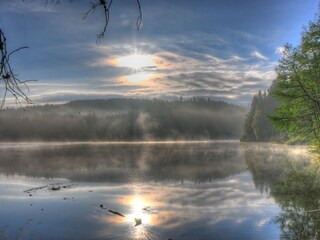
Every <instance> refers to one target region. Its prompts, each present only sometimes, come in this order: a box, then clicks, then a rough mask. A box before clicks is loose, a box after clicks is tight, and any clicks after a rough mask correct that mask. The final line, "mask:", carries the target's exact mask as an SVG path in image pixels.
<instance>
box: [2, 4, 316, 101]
mask: <svg viewBox="0 0 320 240" xmlns="http://www.w3.org/2000/svg"><path fill="white" fill-rule="evenodd" d="M140 1H141V6H142V11H143V24H142V27H141V29H140V31H137V30H136V19H137V17H138V8H137V4H136V1H135V0H114V1H113V3H112V6H111V12H110V22H109V26H108V29H107V33H106V36H105V38H104V39H103V40H102V41H101V43H100V44H99V45H97V44H96V35H97V34H98V33H99V32H101V30H102V29H103V24H104V22H103V21H104V20H103V12H102V9H96V11H95V12H94V13H93V14H90V15H89V16H88V17H87V18H86V19H82V17H83V14H84V13H85V12H86V11H87V10H88V9H89V8H90V4H89V1H88V0H87V1H86V0H77V1H74V2H73V3H68V1H64V2H63V1H62V2H63V3H62V4H60V5H58V6H53V5H50V4H49V5H48V6H46V1H45V0H25V1H24V2H23V1H22V0H1V1H0V28H1V29H2V30H3V31H4V32H5V34H6V37H7V39H8V45H9V46H8V47H9V49H11V50H13V49H15V48H18V47H21V46H28V47H29V49H26V50H23V51H20V52H18V53H16V54H15V55H14V57H13V58H12V65H13V67H14V69H15V71H16V72H17V73H19V76H20V78H22V79H25V80H26V79H36V80H38V81H37V82H34V83H31V84H30V93H29V96H30V97H31V98H32V100H33V102H34V103H36V104H39V103H47V102H50V103H58V102H66V101H69V100H75V99H97V98H99V99H100V98H113V97H143V98H163V99H174V98H177V97H179V96H183V97H190V96H207V97H211V98H213V99H218V100H225V101H228V102H232V103H236V104H241V105H247V104H248V103H250V101H251V99H252V96H253V94H254V93H256V92H257V91H258V90H259V89H261V90H264V89H267V88H268V87H269V86H270V84H271V82H272V80H273V79H274V78H275V74H274V68H275V66H276V64H277V61H278V60H279V58H280V57H281V55H280V52H281V47H282V46H283V45H284V44H285V43H286V42H289V43H292V44H293V45H297V44H298V43H299V39H300V33H301V32H302V29H303V26H305V25H307V23H308V21H309V20H313V19H314V17H315V13H316V10H317V6H318V1H317V0H268V1H262V0H198V1H191V0H161V1H159V0H140ZM49 2H50V0H49Z"/></svg>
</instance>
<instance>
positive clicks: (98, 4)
mask: <svg viewBox="0 0 320 240" xmlns="http://www.w3.org/2000/svg"><path fill="white" fill-rule="evenodd" d="M90 4H91V7H90V8H89V10H88V11H87V12H86V13H85V14H84V15H83V18H82V19H85V18H87V17H88V15H89V14H90V13H94V12H95V10H96V8H97V7H102V8H103V11H104V16H105V21H104V27H103V30H102V31H101V32H100V33H99V34H98V35H97V43H98V44H99V43H100V42H101V40H102V39H103V37H104V35H105V33H106V31H107V27H108V24H109V20H110V8H111V4H112V0H110V2H109V4H107V2H106V1H105V0H97V1H95V2H90Z"/></svg>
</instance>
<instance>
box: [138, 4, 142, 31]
mask: <svg viewBox="0 0 320 240" xmlns="http://www.w3.org/2000/svg"><path fill="white" fill-rule="evenodd" d="M137 4H138V10H139V16H138V18H137V31H139V30H140V28H141V23H142V10H141V4H140V0H137Z"/></svg>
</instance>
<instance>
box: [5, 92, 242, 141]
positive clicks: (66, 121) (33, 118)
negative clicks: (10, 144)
mask: <svg viewBox="0 0 320 240" xmlns="http://www.w3.org/2000/svg"><path fill="white" fill-rule="evenodd" d="M245 114H246V109H244V108H242V107H239V106H236V105H232V104H228V103H226V102H222V101H213V100H211V99H207V98H200V97H194V98H191V99H187V100H182V99H181V100H179V101H163V100H157V99H154V100H146V99H109V100H79V101H72V102H69V103H66V104H62V105H42V106H32V107H28V108H27V109H26V110H25V111H23V110H6V111H4V112H1V113H0V140H2V141H9V140H50V141H51V140H77V141H85V140H116V141H118V140H119V141H121V140H156V139H159V140H163V139H239V138H240V136H241V135H242V128H243V123H244V118H245Z"/></svg>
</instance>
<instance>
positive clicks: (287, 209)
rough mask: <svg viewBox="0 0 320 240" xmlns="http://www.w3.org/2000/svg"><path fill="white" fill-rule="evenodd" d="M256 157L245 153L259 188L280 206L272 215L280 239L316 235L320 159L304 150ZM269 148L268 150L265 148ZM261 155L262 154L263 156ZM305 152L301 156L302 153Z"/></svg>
mask: <svg viewBox="0 0 320 240" xmlns="http://www.w3.org/2000/svg"><path fill="white" fill-rule="evenodd" d="M266 150H268V149H261V147H260V149H259V151H256V153H257V154H260V155H261V156H262V157H260V158H257V157H256V156H252V155H251V154H249V152H250V153H251V150H249V152H248V153H245V156H246V162H247V164H248V166H249V169H250V171H251V173H252V176H253V178H254V182H255V184H256V186H257V188H259V189H260V191H267V192H269V194H270V196H272V197H273V198H274V199H275V201H276V202H277V203H278V204H279V206H280V207H281V211H280V212H279V214H278V215H277V216H275V217H274V218H273V222H274V223H277V224H278V225H279V227H280V229H281V238H283V239H319V232H320V162H319V159H316V158H314V159H310V157H309V156H308V155H307V154H305V153H304V152H298V154H297V151H291V152H289V153H288V154H285V156H281V154H280V155H278V157H277V155H276V154H274V153H273V154H272V155H271V156H272V157H270V155H269V156H268V154H263V152H265V151H266ZM268 151H269V150H268ZM263 156H264V157H263ZM303 156H304V157H303Z"/></svg>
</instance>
